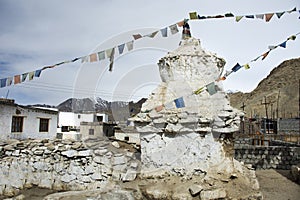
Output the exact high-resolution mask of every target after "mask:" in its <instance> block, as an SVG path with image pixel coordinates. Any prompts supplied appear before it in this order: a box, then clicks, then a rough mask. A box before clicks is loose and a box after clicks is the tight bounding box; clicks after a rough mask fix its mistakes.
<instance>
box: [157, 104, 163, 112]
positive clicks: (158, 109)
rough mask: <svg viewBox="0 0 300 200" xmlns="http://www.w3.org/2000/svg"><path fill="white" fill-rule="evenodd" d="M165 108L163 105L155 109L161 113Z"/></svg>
mask: <svg viewBox="0 0 300 200" xmlns="http://www.w3.org/2000/svg"><path fill="white" fill-rule="evenodd" d="M163 108H164V106H163V105H160V106H157V107H156V108H155V111H156V112H160V111H162V109H163Z"/></svg>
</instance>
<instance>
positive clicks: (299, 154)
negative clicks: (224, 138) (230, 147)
mask: <svg viewBox="0 0 300 200" xmlns="http://www.w3.org/2000/svg"><path fill="white" fill-rule="evenodd" d="M234 151H235V159H237V160H238V161H242V162H244V163H245V164H252V166H253V167H254V168H256V169H290V168H291V166H292V165H296V164H298V163H300V147H285V146H243V147H235V148H234Z"/></svg>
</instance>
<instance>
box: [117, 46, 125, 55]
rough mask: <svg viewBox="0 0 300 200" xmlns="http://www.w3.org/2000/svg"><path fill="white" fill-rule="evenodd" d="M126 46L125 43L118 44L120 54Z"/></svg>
mask: <svg viewBox="0 0 300 200" xmlns="http://www.w3.org/2000/svg"><path fill="white" fill-rule="evenodd" d="M124 47H125V44H120V45H118V49H119V54H122V53H123V51H124Z"/></svg>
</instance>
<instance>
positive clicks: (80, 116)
mask: <svg viewBox="0 0 300 200" xmlns="http://www.w3.org/2000/svg"><path fill="white" fill-rule="evenodd" d="M107 121H108V115H107V114H103V113H73V112H59V117H58V128H57V137H58V138H60V139H72V140H81V139H86V138H89V136H91V137H94V136H93V135H92V130H93V131H94V135H95V136H98V135H103V126H102V123H104V122H107ZM100 129H101V132H99V130H100Z"/></svg>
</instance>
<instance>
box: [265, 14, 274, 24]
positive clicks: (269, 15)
mask: <svg viewBox="0 0 300 200" xmlns="http://www.w3.org/2000/svg"><path fill="white" fill-rule="evenodd" d="M273 15H274V13H268V14H265V17H266V22H269V21H270V20H271V18H272V17H273Z"/></svg>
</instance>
